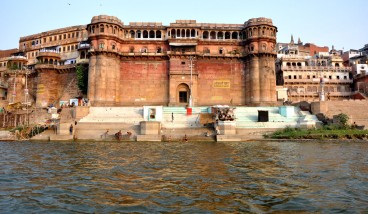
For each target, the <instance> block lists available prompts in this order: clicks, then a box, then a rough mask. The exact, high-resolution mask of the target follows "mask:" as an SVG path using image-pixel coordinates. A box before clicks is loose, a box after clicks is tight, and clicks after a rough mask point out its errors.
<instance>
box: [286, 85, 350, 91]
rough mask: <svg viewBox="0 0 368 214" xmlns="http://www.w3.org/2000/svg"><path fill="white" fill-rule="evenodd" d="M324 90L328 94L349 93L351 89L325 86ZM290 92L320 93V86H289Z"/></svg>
mask: <svg viewBox="0 0 368 214" xmlns="http://www.w3.org/2000/svg"><path fill="white" fill-rule="evenodd" d="M323 90H324V92H325V93H328V92H348V91H349V87H348V86H324V87H323ZM288 91H289V92H298V91H299V92H300V93H303V91H305V92H318V91H319V86H299V87H298V86H289V87H288Z"/></svg>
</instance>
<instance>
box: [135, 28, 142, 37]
mask: <svg viewBox="0 0 368 214" xmlns="http://www.w3.org/2000/svg"><path fill="white" fill-rule="evenodd" d="M136 38H139V39H140V38H142V32H141V31H140V30H137V34H136Z"/></svg>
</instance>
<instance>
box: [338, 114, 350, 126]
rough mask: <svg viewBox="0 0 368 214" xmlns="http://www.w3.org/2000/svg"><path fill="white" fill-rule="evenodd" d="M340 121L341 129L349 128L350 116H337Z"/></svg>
mask: <svg viewBox="0 0 368 214" xmlns="http://www.w3.org/2000/svg"><path fill="white" fill-rule="evenodd" d="M337 118H338V120H339V121H340V125H341V128H347V127H348V121H349V116H348V115H346V114H344V113H341V114H338V115H337Z"/></svg>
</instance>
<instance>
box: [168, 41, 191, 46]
mask: <svg viewBox="0 0 368 214" xmlns="http://www.w3.org/2000/svg"><path fill="white" fill-rule="evenodd" d="M169 44H170V45H171V46H196V45H197V43H177V42H170V43H169Z"/></svg>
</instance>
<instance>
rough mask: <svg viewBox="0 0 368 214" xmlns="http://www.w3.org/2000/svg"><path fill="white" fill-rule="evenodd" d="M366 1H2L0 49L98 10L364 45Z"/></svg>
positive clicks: (84, 20)
mask: <svg viewBox="0 0 368 214" xmlns="http://www.w3.org/2000/svg"><path fill="white" fill-rule="evenodd" d="M367 8H368V0H350V1H346V0H253V1H248V0H181V1H180V0H145V1H144V0H2V1H1V7H0V26H1V34H0V36H1V40H0V50H5V49H11V48H18V42H19V38H20V37H21V36H27V35H31V34H36V33H40V32H44V31H49V30H54V29H58V28H63V27H68V26H73V25H83V24H88V23H89V22H90V21H91V18H92V17H93V16H96V15H101V14H104V15H112V16H116V17H118V18H119V19H120V20H121V21H123V22H124V23H125V24H128V23H129V22H162V23H163V24H164V25H168V24H169V23H171V22H175V20H177V19H195V20H197V22H205V23H228V24H242V23H244V22H245V21H247V20H248V19H250V18H257V17H267V18H271V19H272V20H273V24H274V25H276V26H277V28H278V34H277V41H278V42H289V41H290V36H291V34H293V35H294V39H295V42H296V41H297V39H298V37H300V39H301V40H302V42H304V43H306V42H310V43H314V44H316V45H320V46H328V47H329V48H331V46H332V45H335V48H336V49H343V48H344V50H348V49H359V48H362V47H363V46H364V44H368V12H367Z"/></svg>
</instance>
